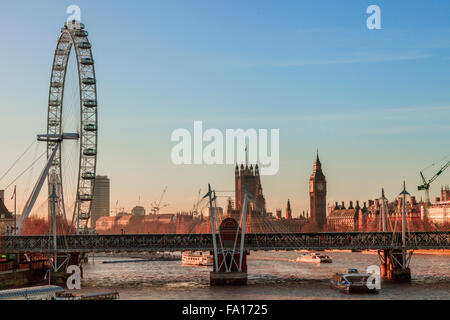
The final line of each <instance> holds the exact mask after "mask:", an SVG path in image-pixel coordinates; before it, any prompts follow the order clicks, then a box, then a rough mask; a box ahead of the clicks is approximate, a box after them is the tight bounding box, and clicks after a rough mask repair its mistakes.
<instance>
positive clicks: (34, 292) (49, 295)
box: [0, 285, 64, 300]
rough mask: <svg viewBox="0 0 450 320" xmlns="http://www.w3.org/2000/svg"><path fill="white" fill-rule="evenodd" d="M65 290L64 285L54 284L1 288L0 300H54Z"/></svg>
mask: <svg viewBox="0 0 450 320" xmlns="http://www.w3.org/2000/svg"><path fill="white" fill-rule="evenodd" d="M63 291H64V289H63V288H62V287H60V286H53V285H48V286H37V287H26V288H19V289H9V290H1V291H0V300H53V299H55V297H56V294H58V293H59V292H63Z"/></svg>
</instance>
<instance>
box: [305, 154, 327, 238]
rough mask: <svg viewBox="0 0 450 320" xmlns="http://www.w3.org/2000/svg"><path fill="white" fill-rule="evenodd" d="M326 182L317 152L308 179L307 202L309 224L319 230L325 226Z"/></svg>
mask: <svg viewBox="0 0 450 320" xmlns="http://www.w3.org/2000/svg"><path fill="white" fill-rule="evenodd" d="M326 196H327V181H326V179H325V175H324V174H323V172H322V164H321V163H320V160H319V152H317V157H316V162H315V163H314V168H313V173H312V175H311V177H310V178H309V201H310V212H311V222H312V223H314V224H316V225H317V226H318V227H319V228H320V229H322V228H323V226H324V225H326V224H327V208H326V202H327V200H326Z"/></svg>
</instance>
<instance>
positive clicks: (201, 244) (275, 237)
mask: <svg viewBox="0 0 450 320" xmlns="http://www.w3.org/2000/svg"><path fill="white" fill-rule="evenodd" d="M244 246H245V248H246V249H247V250H301V249H309V250H323V249H352V250H376V249H379V250H380V249H400V248H401V247H402V239H401V234H400V233H383V232H342V233H253V234H246V236H245V244H244ZM57 248H58V251H59V252H105V251H116V252H117V251H197V250H199V251H208V250H212V248H213V245H212V236H211V234H136V235H70V236H58V237H57ZM406 248H407V249H450V232H410V233H407V235H406ZM0 252H9V253H14V252H53V238H52V237H49V236H48V235H47V236H6V237H5V236H3V237H0Z"/></svg>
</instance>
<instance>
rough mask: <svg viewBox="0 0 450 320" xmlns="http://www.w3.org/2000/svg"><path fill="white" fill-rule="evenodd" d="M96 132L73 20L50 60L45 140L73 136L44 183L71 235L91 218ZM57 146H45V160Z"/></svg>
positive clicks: (82, 38) (93, 93) (86, 59)
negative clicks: (69, 133) (56, 198)
mask: <svg viewBox="0 0 450 320" xmlns="http://www.w3.org/2000/svg"><path fill="white" fill-rule="evenodd" d="M69 126H72V127H71V128H68V127H69ZM97 129H98V128H97V81H96V77H95V69H94V59H93V56H92V48H91V43H90V42H89V40H88V32H87V31H86V30H85V26H84V24H82V23H80V22H78V21H70V22H68V23H67V22H66V23H65V24H64V27H63V28H62V29H61V34H60V36H59V38H58V42H57V45H56V49H55V53H54V57H53V64H52V71H51V77H50V89H49V96H48V115H47V135H48V136H52V135H54V136H60V137H62V136H64V135H67V134H66V132H67V130H74V131H75V132H76V133H73V134H71V135H72V138H70V139H72V141H68V142H67V143H66V142H64V143H61V146H60V147H59V148H58V150H57V153H56V154H55V156H54V158H53V159H54V160H53V161H52V162H51V165H50V168H49V171H48V176H47V178H48V191H49V195H50V194H52V193H53V190H55V189H56V194H57V196H58V208H59V214H60V215H61V216H63V217H64V219H65V220H66V221H68V222H70V220H68V217H69V216H70V215H71V216H72V220H71V230H74V229H75V228H76V230H77V233H78V232H79V233H84V232H86V231H87V230H88V222H89V219H90V216H91V206H92V200H93V199H94V183H95V175H96V164H97ZM74 137H75V138H74ZM70 139H69V140H70ZM57 143H60V142H55V141H52V140H48V141H47V158H48V159H49V158H50V156H51V155H52V153H53V150H54V149H55V147H56V144H57ZM68 177H69V178H68ZM49 204H50V203H49ZM49 208H50V205H49ZM49 210H50V209H49Z"/></svg>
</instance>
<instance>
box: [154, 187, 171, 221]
mask: <svg viewBox="0 0 450 320" xmlns="http://www.w3.org/2000/svg"><path fill="white" fill-rule="evenodd" d="M166 191H167V186H166V187H165V188H164V190H163V192H162V194H161V197H160V198H159V202H156V201H153V202H152V203H151V206H152V208H151V209H150V212H151V214H158V212H159V211H160V210H161V209H162V208H165V207H167V206H168V205H169V204H168V203H166V204H163V205H161V202H162V200H163V198H164V195H165V194H166Z"/></svg>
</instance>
